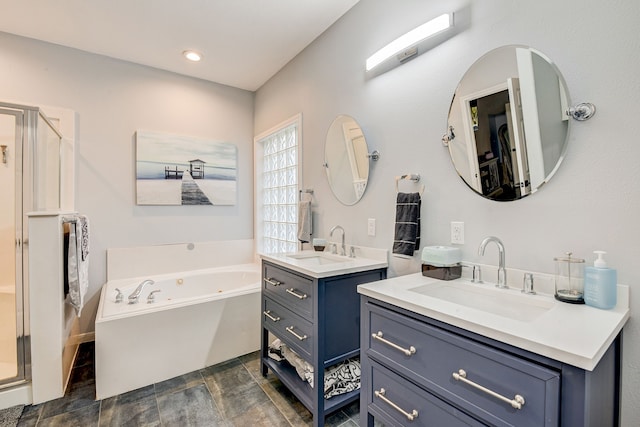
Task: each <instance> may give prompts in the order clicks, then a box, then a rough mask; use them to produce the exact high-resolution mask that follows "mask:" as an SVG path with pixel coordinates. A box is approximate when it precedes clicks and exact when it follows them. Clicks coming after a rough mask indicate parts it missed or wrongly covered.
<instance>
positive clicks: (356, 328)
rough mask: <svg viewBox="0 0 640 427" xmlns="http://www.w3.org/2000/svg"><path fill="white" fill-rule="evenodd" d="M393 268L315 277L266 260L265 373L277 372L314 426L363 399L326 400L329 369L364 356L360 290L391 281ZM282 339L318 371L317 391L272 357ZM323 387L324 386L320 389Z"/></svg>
mask: <svg viewBox="0 0 640 427" xmlns="http://www.w3.org/2000/svg"><path fill="white" fill-rule="evenodd" d="M386 276H387V269H386V268H378V269H373V270H368V271H363V272H357V273H350V274H342V275H336V276H331V277H324V278H314V277H310V276H307V275H305V274H302V273H300V272H297V271H295V270H292V269H289V268H286V267H283V266H281V265H278V264H274V263H271V262H269V261H266V260H263V261H262V321H261V326H262V337H261V358H260V368H261V372H262V375H264V376H266V375H267V373H268V371H269V370H271V371H272V372H273V373H274V374H275V375H276V376H277V377H278V378H279V379H280V381H282V383H283V384H284V385H285V386H286V387H287V388H288V389H289V390H290V391H291V392H292V393H293V394H295V395H296V397H297V398H298V399H299V400H300V401H301V402H302V404H303V405H305V407H307V409H309V411H311V413H312V414H313V425H314V426H322V425H324V419H325V416H326V415H328V414H330V413H331V412H334V411H336V410H338V409H340V408H341V407H343V406H345V405H348V404H350V403H352V402H353V401H355V400H357V399H358V398H359V390H356V391H353V392H350V393H346V394H343V395H339V396H333V397H331V398H330V399H325V398H324V387H323V386H322V385H323V384H324V370H325V369H326V368H329V367H331V366H333V365H335V364H337V363H339V362H342V361H344V360H346V359H350V358H353V357H356V356H359V355H360V296H359V295H358V292H357V286H358V285H359V284H362V283H368V282H374V281H377V280H383V279H386ZM273 337H276V338H279V339H280V340H281V341H282V342H283V343H284V344H286V345H287V346H288V347H290V348H291V349H292V350H294V351H295V352H296V353H297V354H298V355H299V356H300V357H301V358H303V359H304V360H305V361H307V362H308V363H310V364H311V365H312V366H313V367H314V372H313V380H314V381H313V383H314V385H315V387H314V388H312V387H311V386H310V385H309V384H308V383H307V382H305V381H303V380H301V379H300V377H299V376H298V374H297V373H296V371H295V369H294V368H292V367H291V366H290V365H289V364H288V363H286V362H278V361H276V360H274V359H272V358H270V357H269V356H268V349H269V344H270V340H271V339H273ZM318 384H320V385H321V386H320V387H318V386H317V385H318Z"/></svg>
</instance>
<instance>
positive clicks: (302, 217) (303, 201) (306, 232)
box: [298, 193, 312, 243]
mask: <svg viewBox="0 0 640 427" xmlns="http://www.w3.org/2000/svg"><path fill="white" fill-rule="evenodd" d="M311 200H312V197H311V194H309V193H302V194H301V195H300V202H299V203H298V240H300V241H301V242H302V243H309V242H311V233H312V224H311Z"/></svg>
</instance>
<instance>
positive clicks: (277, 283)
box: [264, 277, 282, 286]
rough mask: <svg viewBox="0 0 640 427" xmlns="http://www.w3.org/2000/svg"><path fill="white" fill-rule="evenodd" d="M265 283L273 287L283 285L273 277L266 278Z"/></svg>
mask: <svg viewBox="0 0 640 427" xmlns="http://www.w3.org/2000/svg"><path fill="white" fill-rule="evenodd" d="M264 281H265V283H267V284H269V285H273V286H280V285H282V282H280V281H278V280H276V279H274V278H272V277H265V278H264Z"/></svg>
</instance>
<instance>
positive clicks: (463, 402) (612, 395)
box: [360, 295, 619, 427]
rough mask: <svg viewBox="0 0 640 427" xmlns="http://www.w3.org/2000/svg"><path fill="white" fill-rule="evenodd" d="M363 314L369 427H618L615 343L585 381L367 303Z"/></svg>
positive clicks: (364, 406)
mask: <svg viewBox="0 0 640 427" xmlns="http://www.w3.org/2000/svg"><path fill="white" fill-rule="evenodd" d="M361 310H362V334H361V348H362V356H361V358H362V370H363V376H362V390H361V400H360V402H361V403H360V405H361V406H360V410H361V426H363V427H364V426H369V427H370V426H372V425H373V419H374V418H376V419H378V420H379V421H381V422H382V423H384V424H385V425H416V426H443V425H447V426H448V425H492V426H519V427H520V426H524V427H527V426H531V427H533V426H536V427H537V426H598V427H600V426H613V425H616V423H617V419H618V414H617V409H616V408H617V407H618V402H617V390H618V388H619V382H618V379H617V378H618V375H619V372H618V370H619V344H618V341H616V342H615V343H614V344H613V345H612V346H611V347H610V349H609V350H608V351H607V353H606V354H605V356H604V357H603V359H602V360H601V362H600V363H599V364H598V366H597V367H596V369H595V370H594V371H592V372H587V371H584V370H582V369H579V368H576V367H572V366H568V365H566V364H563V363H560V362H558V361H555V360H551V359H548V358H545V357H542V356H539V355H536V354H533V353H530V352H527V351H525V350H522V349H518V348H515V347H512V346H510V345H507V344H505V343H501V342H497V341H494V340H491V339H489V338H486V337H482V336H479V335H477V334H473V333H471V332H469V331H466V330H464V329H460V328H457V327H454V326H451V325H448V324H445V323H442V322H439V321H437V320H434V319H431V318H429V317H426V316H423V315H420V314H416V313H413V312H411V311H408V310H405V309H402V308H399V307H396V306H394V305H392V304H389V303H386V302H382V301H379V300H376V299H374V298H370V297H367V296H364V295H363V296H362V299H361ZM454 419H455V422H454V421H453V420H454ZM445 420H448V421H445Z"/></svg>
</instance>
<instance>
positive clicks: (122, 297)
mask: <svg viewBox="0 0 640 427" xmlns="http://www.w3.org/2000/svg"><path fill="white" fill-rule="evenodd" d="M116 292H118V293H117V294H116V304H117V303H121V302H122V300H123V299H124V295H123V294H122V292H121V291H120V289H118V288H116Z"/></svg>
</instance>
